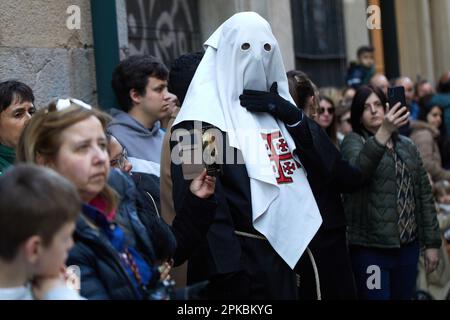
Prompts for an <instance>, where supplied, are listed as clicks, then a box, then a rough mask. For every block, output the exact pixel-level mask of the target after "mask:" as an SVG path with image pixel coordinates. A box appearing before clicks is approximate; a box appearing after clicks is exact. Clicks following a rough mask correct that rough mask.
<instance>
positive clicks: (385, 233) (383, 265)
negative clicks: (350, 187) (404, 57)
mask: <svg viewBox="0 0 450 320" xmlns="http://www.w3.org/2000/svg"><path fill="white" fill-rule="evenodd" d="M351 115H352V116H351V122H352V127H353V133H350V134H349V135H347V136H346V137H345V139H344V141H343V142H342V146H341V152H342V155H343V157H344V158H346V159H347V160H349V162H350V163H351V164H352V165H355V166H356V167H359V168H360V170H361V172H362V174H363V177H364V181H365V183H364V184H363V186H362V188H361V190H360V191H359V192H356V193H353V194H348V195H345V196H344V209H345V213H346V218H347V224H348V241H349V245H350V246H349V249H350V257H351V260H352V265H353V271H354V275H355V280H356V286H357V290H358V296H359V298H362V299H384V300H388V299H411V298H412V297H413V294H414V287H415V281H416V276H417V262H418V258H419V251H420V249H421V248H422V249H425V250H424V254H425V261H426V269H427V272H431V271H433V270H434V269H435V268H436V266H437V263H438V248H439V247H440V242H441V240H440V236H439V226H438V222H437V219H436V208H435V206H434V201H433V195H432V191H431V186H430V183H429V180H428V177H427V173H426V171H425V169H424V167H423V164H422V160H421V158H420V154H419V151H418V150H417V147H416V146H415V145H414V144H413V143H412V142H411V140H409V139H408V138H406V137H404V136H402V135H399V134H398V133H397V130H398V128H400V127H401V126H403V125H405V124H406V123H407V121H408V117H409V112H408V111H407V108H406V106H402V105H401V103H397V104H395V105H394V106H392V107H391V106H390V105H389V104H388V103H387V102H386V97H385V95H384V93H383V92H382V91H381V90H380V89H379V88H375V87H371V86H362V87H360V88H359V89H358V90H357V92H356V95H355V97H354V99H353V102H352V106H351ZM371 266H372V267H373V266H376V267H378V269H376V270H375V273H376V272H378V280H377V281H373V282H374V286H375V287H374V288H377V289H378V290H371V289H374V288H372V287H370V286H368V285H367V283H370V282H371V281H368V280H369V277H371V276H372V275H373V274H374V273H373V272H374V271H372V273H370V272H369V274H368V273H367V271H368V270H371V269H369V267H371ZM377 270H378V271H377Z"/></svg>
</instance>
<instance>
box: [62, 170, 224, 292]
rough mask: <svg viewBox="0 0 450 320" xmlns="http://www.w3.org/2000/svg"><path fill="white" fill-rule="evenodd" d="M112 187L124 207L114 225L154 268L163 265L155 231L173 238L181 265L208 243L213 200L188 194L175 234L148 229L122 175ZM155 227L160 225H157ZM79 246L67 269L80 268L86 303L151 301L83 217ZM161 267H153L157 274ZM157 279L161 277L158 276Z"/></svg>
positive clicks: (79, 223)
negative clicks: (203, 242)
mask: <svg viewBox="0 0 450 320" xmlns="http://www.w3.org/2000/svg"><path fill="white" fill-rule="evenodd" d="M109 182H110V183H111V184H112V185H113V187H114V188H115V189H116V191H118V192H119V193H120V195H121V204H120V206H119V210H118V211H117V215H116V218H115V220H116V222H118V223H119V224H120V225H121V226H122V227H123V228H124V230H125V233H126V235H127V238H128V240H129V241H128V242H129V243H131V244H132V245H133V246H135V248H136V249H137V250H138V252H139V253H140V254H141V255H142V256H143V257H144V259H146V260H147V262H148V263H149V265H151V266H152V265H154V263H156V261H157V260H158V256H157V254H158V249H159V243H158V242H155V238H154V234H152V230H153V228H159V229H161V230H166V231H167V232H165V234H164V237H168V238H165V239H166V240H167V239H173V240H172V241H173V244H174V245H176V248H175V249H174V251H175V252H174V257H173V258H174V260H175V263H176V264H181V263H182V262H184V261H185V260H186V259H187V257H189V255H190V254H191V252H192V251H193V250H194V248H195V247H196V246H197V245H198V243H199V242H201V241H202V240H203V238H204V237H205V234H206V232H207V230H208V228H209V226H210V224H211V221H212V219H213V216H214V212H215V207H216V203H215V200H214V198H210V199H200V198H198V197H196V196H195V195H193V194H192V193H190V192H189V193H188V194H187V195H186V197H185V198H184V199H183V203H184V205H183V207H185V208H186V209H183V210H182V211H181V213H180V215H179V216H177V217H176V219H175V220H174V223H173V227H172V229H170V228H169V226H167V224H165V223H164V221H162V219H160V220H161V221H160V222H157V223H158V226H156V227H155V226H154V225H153V226H151V227H149V226H146V225H145V224H144V223H143V222H142V221H141V219H140V217H139V214H138V212H137V210H136V207H135V202H134V201H136V197H137V194H136V189H135V186H134V183H133V181H132V180H131V179H129V178H128V177H127V176H126V175H124V174H123V173H121V172H120V171H116V170H112V171H111V176H110V178H109ZM83 210H93V207H90V206H84V207H83ZM140 214H141V215H143V214H152V213H151V212H147V213H142V212H141V213H140ZM150 221H153V223H155V220H151V219H150ZM159 223H162V224H159ZM166 228H167V229H166ZM172 232H173V233H172ZM74 240H75V246H74V247H73V248H72V250H71V251H70V253H69V258H68V262H67V263H68V264H69V265H77V266H79V267H80V270H81V295H82V296H83V297H86V298H87V299H102V300H107V299H113V300H120V299H132V300H134V299H139V298H144V299H146V298H147V297H148V293H146V292H137V290H136V289H135V288H134V287H133V285H132V282H131V279H130V278H129V276H128V274H127V272H126V270H125V269H124V267H123V266H122V264H121V262H120V260H119V256H118V254H117V251H116V250H115V249H114V248H113V247H112V245H111V244H110V242H109V240H108V238H107V237H106V235H104V234H103V233H102V232H100V231H98V230H96V229H93V228H92V227H91V226H89V225H88V224H87V223H86V221H85V218H83V217H80V218H79V219H78V220H77V227H76V230H75V233H74ZM156 267H157V266H154V269H155V268H156ZM154 274H155V275H156V276H157V277H159V274H158V273H157V272H156V270H155V272H154ZM156 282H157V279H152V283H153V284H155V283H156ZM149 289H150V290H151V289H152V287H151V288H149Z"/></svg>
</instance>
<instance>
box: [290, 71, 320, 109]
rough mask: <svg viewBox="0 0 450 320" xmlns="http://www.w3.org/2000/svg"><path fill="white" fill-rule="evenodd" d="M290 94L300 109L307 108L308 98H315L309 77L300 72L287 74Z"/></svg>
mask: <svg viewBox="0 0 450 320" xmlns="http://www.w3.org/2000/svg"><path fill="white" fill-rule="evenodd" d="M286 75H287V78H288V84H289V93H290V94H291V96H292V99H294V102H295V104H296V105H297V107H299V108H300V109H303V108H304V107H305V104H306V102H307V100H308V98H310V97H312V96H314V94H315V91H314V86H313V83H312V81H311V80H310V79H309V77H308V75H307V74H306V73H304V72H302V71H300V70H291V71H288V72H287V74H286Z"/></svg>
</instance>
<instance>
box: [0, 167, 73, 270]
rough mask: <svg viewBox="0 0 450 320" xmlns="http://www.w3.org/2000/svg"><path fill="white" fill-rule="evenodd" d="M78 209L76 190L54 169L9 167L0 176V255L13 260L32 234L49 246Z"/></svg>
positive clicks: (7, 259)
mask: <svg viewBox="0 0 450 320" xmlns="http://www.w3.org/2000/svg"><path fill="white" fill-rule="evenodd" d="M80 211H81V200H80V197H79V195H78V192H77V190H76V189H75V187H74V186H73V185H72V184H71V183H70V182H69V181H68V180H67V179H65V178H63V177H62V176H60V175H59V174H57V173H56V172H55V171H53V170H51V169H48V168H45V167H40V166H37V165H34V164H18V165H17V166H15V167H12V168H11V169H9V170H7V171H6V172H5V173H4V174H3V175H2V176H1V177H0V258H1V259H2V260H5V261H11V260H13V259H14V258H15V256H16V255H17V250H18V248H19V246H20V245H21V244H22V243H23V242H24V241H26V240H27V239H28V238H29V237H32V236H34V235H38V236H40V237H42V241H43V244H44V246H49V245H50V244H51V243H52V240H53V237H54V236H55V234H56V233H57V232H58V231H59V230H60V229H61V228H62V227H63V226H64V225H65V224H66V223H69V222H72V221H75V219H76V218H77V216H78V214H79V213H80Z"/></svg>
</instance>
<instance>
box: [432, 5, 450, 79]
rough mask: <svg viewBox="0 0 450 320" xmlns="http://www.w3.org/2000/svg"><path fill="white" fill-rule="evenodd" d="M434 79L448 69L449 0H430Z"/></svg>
mask: <svg viewBox="0 0 450 320" xmlns="http://www.w3.org/2000/svg"><path fill="white" fill-rule="evenodd" d="M430 17H431V19H430V20H431V29H432V32H431V34H432V46H431V47H432V48H433V57H434V75H435V77H434V79H430V80H435V81H437V80H439V77H440V76H441V75H442V74H443V73H444V72H446V71H448V70H450V0H430Z"/></svg>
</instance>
